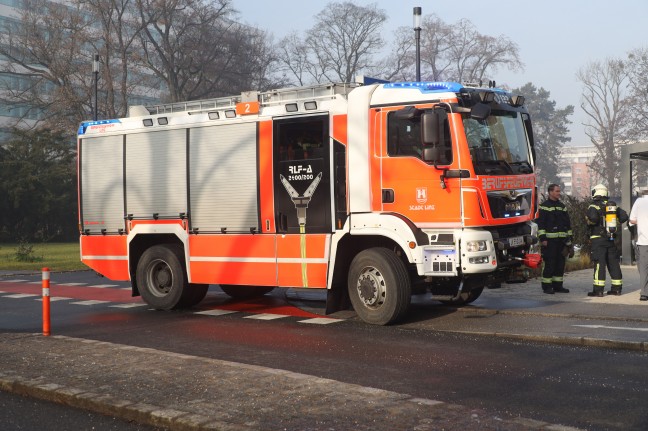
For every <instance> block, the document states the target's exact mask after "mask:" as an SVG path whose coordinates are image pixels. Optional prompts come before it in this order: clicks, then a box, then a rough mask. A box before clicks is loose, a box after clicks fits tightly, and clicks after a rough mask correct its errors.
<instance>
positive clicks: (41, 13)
mask: <svg viewBox="0 0 648 431" xmlns="http://www.w3.org/2000/svg"><path fill="white" fill-rule="evenodd" d="M18 13H19V16H18V18H17V19H16V21H15V22H13V23H11V24H10V27H11V28H9V29H7V30H8V31H6V32H5V33H3V34H2V35H1V36H0V55H2V56H4V58H5V60H6V61H3V62H2V63H1V64H0V73H2V79H0V85H1V88H0V89H1V90H2V91H0V101H1V102H2V103H3V104H4V105H5V106H8V107H9V109H16V110H21V111H22V115H21V117H20V118H18V120H17V123H16V124H17V125H20V126H21V127H29V126H30V125H33V124H34V121H27V120H34V119H38V120H40V122H41V123H45V124H47V125H48V126H49V127H50V128H51V129H53V130H66V131H70V130H76V127H77V126H78V123H79V122H80V121H81V120H83V119H84V118H88V115H89V114H88V113H89V112H92V110H91V106H92V105H91V97H90V96H91V95H92V93H91V89H92V86H91V76H92V74H91V71H90V67H91V64H92V63H91V59H90V58H91V57H90V55H89V54H87V53H84V49H83V48H84V44H85V43H86V42H87V41H88V40H92V36H91V33H92V31H91V25H92V23H91V22H88V20H87V19H86V16H85V15H84V13H83V11H82V10H81V9H80V8H78V7H73V6H70V5H63V4H59V3H53V2H49V1H46V0H25V1H24V3H23V8H22V9H20V10H19V12H18Z"/></svg>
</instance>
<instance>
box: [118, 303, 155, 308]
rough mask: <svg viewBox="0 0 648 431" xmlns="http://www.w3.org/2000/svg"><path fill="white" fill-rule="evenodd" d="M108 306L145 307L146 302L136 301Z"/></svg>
mask: <svg viewBox="0 0 648 431" xmlns="http://www.w3.org/2000/svg"><path fill="white" fill-rule="evenodd" d="M109 307H112V308H135V307H147V304H138V303H136V302H131V303H128V304H117V305H109Z"/></svg>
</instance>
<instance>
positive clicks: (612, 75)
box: [576, 58, 630, 196]
mask: <svg viewBox="0 0 648 431" xmlns="http://www.w3.org/2000/svg"><path fill="white" fill-rule="evenodd" d="M576 77H577V78H578V80H579V81H580V82H581V83H582V84H583V94H582V98H581V108H582V109H583V111H585V114H586V115H587V120H586V121H585V122H584V123H583V125H584V126H585V134H586V135H587V137H588V138H589V139H590V142H591V143H592V145H594V147H595V148H596V152H597V156H598V157H596V158H595V159H594V160H593V161H592V163H591V165H590V168H591V169H592V170H593V171H594V172H596V173H597V174H598V175H599V176H600V177H601V178H605V180H606V181H607V187H608V190H609V193H610V195H611V196H620V194H621V187H620V178H619V175H618V173H619V172H620V164H621V151H620V146H621V145H624V144H626V143H627V142H628V136H629V134H628V132H629V127H630V125H629V123H628V114H629V104H628V103H627V101H626V100H625V98H626V95H625V92H626V91H625V90H626V85H627V84H628V72H627V70H626V67H625V65H624V63H623V61H621V60H618V59H613V58H608V59H606V60H604V61H595V62H591V63H589V64H588V65H586V66H585V67H583V68H581V69H580V70H579V71H578V73H577V74H576Z"/></svg>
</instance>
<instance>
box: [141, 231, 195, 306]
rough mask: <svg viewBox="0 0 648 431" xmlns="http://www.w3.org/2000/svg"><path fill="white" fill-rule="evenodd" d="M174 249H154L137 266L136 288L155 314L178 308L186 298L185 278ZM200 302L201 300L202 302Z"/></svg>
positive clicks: (150, 249)
mask: <svg viewBox="0 0 648 431" xmlns="http://www.w3.org/2000/svg"><path fill="white" fill-rule="evenodd" d="M181 254H182V249H181V248H180V247H179V246H176V245H171V244H169V245H156V246H153V247H151V248H149V249H148V250H146V251H145V252H144V254H142V257H141V258H140V260H139V262H138V263H137V272H136V279H137V286H138V287H139V291H140V294H141V295H142V299H144V301H145V302H146V303H147V304H148V305H150V306H151V307H153V308H155V309H157V310H171V309H174V308H178V307H181V306H182V305H183V304H182V301H183V299H185V298H186V297H187V296H186V295H187V293H186V292H187V291H188V289H187V276H186V271H185V269H184V265H183V263H182V262H181V260H180V257H179V256H180V255H181ZM201 299H202V298H201Z"/></svg>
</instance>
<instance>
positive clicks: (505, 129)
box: [463, 111, 533, 175]
mask: <svg viewBox="0 0 648 431" xmlns="http://www.w3.org/2000/svg"><path fill="white" fill-rule="evenodd" d="M463 125H464V129H465V131H466V139H467V141H468V147H469V148H470V156H471V158H472V161H473V165H474V167H475V173H476V174H478V175H511V174H530V173H532V172H533V167H532V166H531V157H530V155H529V145H528V139H527V133H526V130H525V128H524V122H523V121H522V116H521V114H520V113H518V112H508V111H493V112H492V113H491V115H489V116H488V117H487V118H486V119H485V120H476V119H474V118H471V117H470V114H463Z"/></svg>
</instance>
